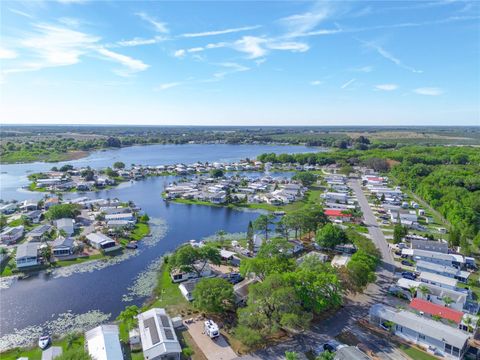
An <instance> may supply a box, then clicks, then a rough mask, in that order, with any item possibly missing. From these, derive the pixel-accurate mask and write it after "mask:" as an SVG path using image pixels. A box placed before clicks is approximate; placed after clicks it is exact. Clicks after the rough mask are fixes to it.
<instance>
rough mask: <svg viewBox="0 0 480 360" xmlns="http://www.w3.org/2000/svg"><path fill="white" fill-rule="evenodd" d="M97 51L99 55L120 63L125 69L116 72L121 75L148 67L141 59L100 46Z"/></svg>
mask: <svg viewBox="0 0 480 360" xmlns="http://www.w3.org/2000/svg"><path fill="white" fill-rule="evenodd" d="M97 52H98V53H99V54H100V55H102V56H104V57H105V58H107V59H108V60H112V61H115V62H118V63H120V64H121V65H123V66H125V67H126V68H127V70H117V71H116V73H117V74H118V75H121V76H128V75H131V74H132V73H135V72H139V71H144V70H147V69H148V68H149V67H150V65H147V64H145V63H144V62H143V61H141V60H137V59H134V58H131V57H130V56H127V55H122V54H119V53H116V52H113V51H111V50H107V49H105V48H102V47H99V48H98V49H97Z"/></svg>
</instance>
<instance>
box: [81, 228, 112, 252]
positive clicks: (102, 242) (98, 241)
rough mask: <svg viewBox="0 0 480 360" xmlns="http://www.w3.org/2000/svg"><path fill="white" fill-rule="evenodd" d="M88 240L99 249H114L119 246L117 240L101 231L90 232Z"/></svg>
mask: <svg viewBox="0 0 480 360" xmlns="http://www.w3.org/2000/svg"><path fill="white" fill-rule="evenodd" d="M87 240H88V242H89V243H90V246H92V247H94V248H96V249H98V250H104V251H112V250H115V249H116V248H117V243H116V242H115V240H113V239H111V238H109V237H108V236H106V235H104V234H102V233H100V232H96V233H90V234H88V235H87Z"/></svg>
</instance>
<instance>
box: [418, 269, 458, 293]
mask: <svg viewBox="0 0 480 360" xmlns="http://www.w3.org/2000/svg"><path fill="white" fill-rule="evenodd" d="M418 280H419V281H421V282H423V283H426V284H432V285H436V286H438V287H441V288H446V289H452V290H456V289H457V283H458V280H456V279H454V278H451V277H446V276H442V275H438V274H435V273H431V272H428V271H423V272H421V273H420V275H419V276H418Z"/></svg>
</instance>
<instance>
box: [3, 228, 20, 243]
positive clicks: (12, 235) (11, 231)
mask: <svg viewBox="0 0 480 360" xmlns="http://www.w3.org/2000/svg"><path fill="white" fill-rule="evenodd" d="M24 230H25V228H24V226H23V225H19V226H14V227H10V226H7V227H6V228H5V229H3V231H2V232H1V233H0V241H1V242H2V243H4V244H7V245H10V244H14V243H16V242H17V241H18V240H19V239H21V238H22V236H23V232H24Z"/></svg>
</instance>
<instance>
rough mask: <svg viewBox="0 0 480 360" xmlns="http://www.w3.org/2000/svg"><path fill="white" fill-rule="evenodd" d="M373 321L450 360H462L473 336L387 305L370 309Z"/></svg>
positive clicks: (371, 320) (370, 316)
mask: <svg viewBox="0 0 480 360" xmlns="http://www.w3.org/2000/svg"><path fill="white" fill-rule="evenodd" d="M369 318H370V322H371V323H372V324H375V325H378V326H380V327H382V328H385V329H388V330H389V331H391V332H393V333H394V334H395V335H397V336H399V337H401V338H403V339H405V340H407V341H411V342H413V343H415V344H417V345H419V346H422V347H424V348H426V349H428V350H430V351H433V352H434V353H435V354H437V355H439V356H444V357H446V358H448V359H462V358H463V355H464V354H465V352H466V350H467V347H468V339H469V337H470V336H469V335H468V334H466V333H464V332H463V331H461V330H459V329H455V328H453V327H450V326H448V325H445V324H443V323H440V322H438V321H434V320H431V319H427V318H425V317H422V316H420V315H416V314H414V313H411V312H409V311H406V310H397V309H394V308H392V307H388V306H386V305H383V304H375V305H373V306H372V307H371V308H370V312H369Z"/></svg>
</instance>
